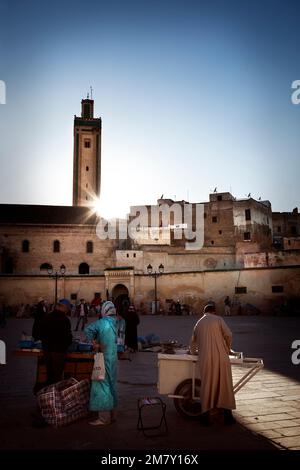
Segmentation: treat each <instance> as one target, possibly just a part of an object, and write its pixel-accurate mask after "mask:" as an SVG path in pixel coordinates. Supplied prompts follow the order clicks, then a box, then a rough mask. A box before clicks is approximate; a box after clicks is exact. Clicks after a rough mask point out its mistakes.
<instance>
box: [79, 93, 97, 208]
mask: <svg viewBox="0 0 300 470" xmlns="http://www.w3.org/2000/svg"><path fill="white" fill-rule="evenodd" d="M91 98H92V90H91ZM101 126H102V121H101V118H98V119H97V118H94V100H93V99H90V98H89V95H87V98H86V99H84V100H81V117H77V116H74V161H73V206H91V205H93V200H95V198H99V196H100V180H101Z"/></svg>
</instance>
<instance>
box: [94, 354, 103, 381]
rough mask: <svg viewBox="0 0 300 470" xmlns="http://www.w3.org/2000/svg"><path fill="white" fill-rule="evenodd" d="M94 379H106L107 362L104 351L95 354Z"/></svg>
mask: <svg viewBox="0 0 300 470" xmlns="http://www.w3.org/2000/svg"><path fill="white" fill-rule="evenodd" d="M91 378H92V380H97V381H100V380H104V379H105V363H104V356H103V353H101V352H98V353H96V354H95V356H94V367H93V371H92V377H91Z"/></svg>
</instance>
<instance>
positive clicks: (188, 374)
mask: <svg viewBox="0 0 300 470" xmlns="http://www.w3.org/2000/svg"><path fill="white" fill-rule="evenodd" d="M197 359H198V356H194V355H190V354H158V392H159V393H160V394H162V395H167V396H168V397H170V398H173V399H174V405H175V408H176V410H177V411H178V413H180V414H181V415H183V416H184V417H188V418H191V419H193V418H197V417H198V416H199V415H200V414H201V399H200V385H201V380H200V377H199V376H198V375H197V367H196V363H197ZM230 362H231V365H232V366H239V367H240V368H242V369H243V371H242V375H241V377H240V378H239V379H238V380H237V382H236V383H235V384H234V386H233V391H234V393H235V394H236V393H237V392H238V391H239V390H240V389H241V388H242V387H244V385H246V383H247V382H249V380H251V379H252V377H254V376H255V375H256V374H257V373H258V372H259V371H260V370H261V369H262V368H263V366H264V364H263V360H262V359H261V358H256V357H243V353H235V355H234V356H230ZM243 372H244V373H243Z"/></svg>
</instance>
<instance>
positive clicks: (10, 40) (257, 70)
mask: <svg viewBox="0 0 300 470" xmlns="http://www.w3.org/2000/svg"><path fill="white" fill-rule="evenodd" d="M299 18H300V2H299V1H291V0H282V1H278V0H251V1H250V0H239V1H233V0H226V1H224V0H223V1H221V0H198V1H193V0H184V1H176V0H172V1H164V0H160V1H156V0H148V1H146V0H140V1H133V0H127V1H126V2H125V1H117V0H110V1H109V2H108V1H102V0H98V1H94V0H90V1H89V2H82V1H81V0H80V1H78V0H72V1H66V0H60V1H56V0H52V1H51V2H50V1H34V0H26V2H24V1H23V0H21V1H16V0H9V1H6V0H0V80H2V81H3V82H5V85H6V104H0V202H1V203H18V204H47V205H48V204H49V205H71V204H72V177H73V175H72V171H73V170H72V168H73V167H72V160H73V118H74V115H75V114H76V115H80V103H81V99H82V98H84V97H86V94H87V92H88V91H89V88H90V86H92V87H93V90H94V92H93V98H94V99H95V117H98V116H101V118H102V178H101V202H102V204H103V210H104V209H105V212H106V213H109V215H110V216H123V215H125V214H126V213H127V212H129V206H131V205H143V204H155V203H156V200H157V199H158V198H160V197H161V195H164V197H166V198H173V199H174V198H175V199H177V200H182V199H184V200H189V201H190V202H203V201H206V200H208V197H209V193H210V192H212V191H213V190H214V188H215V187H217V189H218V191H220V192H223V191H231V192H232V193H233V194H234V196H236V197H237V198H244V197H245V196H246V195H247V194H248V193H251V196H252V197H253V198H257V199H258V198H259V197H261V198H262V199H268V200H270V201H271V203H272V207H273V210H274V211H291V210H292V209H293V208H294V207H296V206H300V197H299V196H300V189H299V187H300V186H299V170H300V163H299V143H300V132H299V126H300V105H295V104H293V103H292V101H291V94H292V89H291V84H292V82H293V81H294V80H299V79H300V59H299V44H300V28H299ZM0 98H1V97H0ZM0 101H1V99H0Z"/></svg>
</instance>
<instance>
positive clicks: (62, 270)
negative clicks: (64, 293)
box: [48, 264, 66, 305]
mask: <svg viewBox="0 0 300 470" xmlns="http://www.w3.org/2000/svg"><path fill="white" fill-rule="evenodd" d="M65 272H66V267H65V265H64V264H62V265H61V266H60V268H59V271H55V272H53V268H52V267H49V268H48V274H49V277H52V278H53V279H54V280H55V297H54V300H55V304H54V305H56V304H57V280H58V279H59V278H60V277H63V276H64V275H65Z"/></svg>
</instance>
